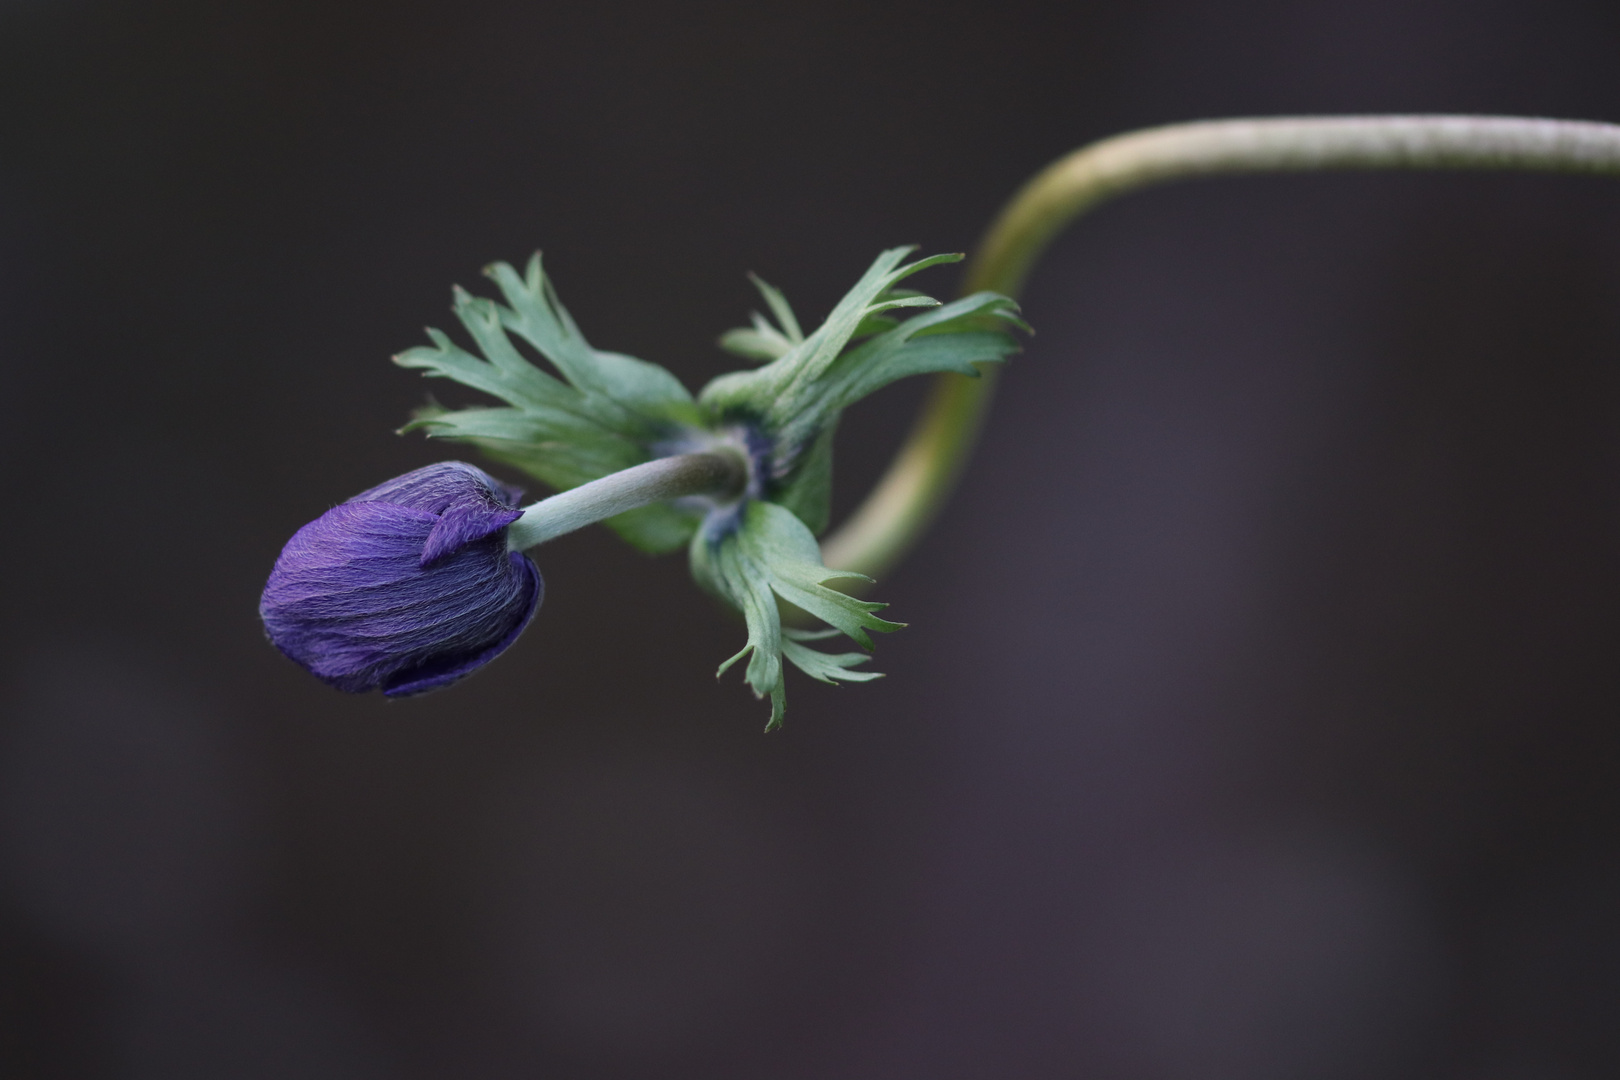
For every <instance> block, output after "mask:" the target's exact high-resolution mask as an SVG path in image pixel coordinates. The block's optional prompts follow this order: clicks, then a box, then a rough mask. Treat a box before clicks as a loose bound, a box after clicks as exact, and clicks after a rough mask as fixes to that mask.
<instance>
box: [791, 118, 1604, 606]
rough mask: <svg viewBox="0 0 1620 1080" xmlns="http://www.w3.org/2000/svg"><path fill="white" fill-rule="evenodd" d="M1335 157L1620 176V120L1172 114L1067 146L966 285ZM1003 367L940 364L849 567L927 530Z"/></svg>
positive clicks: (845, 536) (1005, 282)
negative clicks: (1125, 217) (1077, 234)
mask: <svg viewBox="0 0 1620 1080" xmlns="http://www.w3.org/2000/svg"><path fill="white" fill-rule="evenodd" d="M1326 169H1512V170H1533V171H1540V172H1572V173H1601V174H1607V175H1614V174H1620V125H1615V124H1600V123H1588V122H1583V121H1573V120H1538V119H1524V118H1519V117H1499V116H1333V117H1327V116H1304V117H1278V118H1272V119H1260V120H1213V121H1204V122H1199V123H1190V124H1172V125H1169V126H1166V127H1157V128H1148V129H1146V130H1143V131H1136V132H1131V133H1129V134H1126V135H1118V136H1115V137H1113V138H1111V139H1104V140H1102V141H1101V142H1096V143H1092V144H1091V145H1090V146H1087V147H1083V148H1082V149H1080V150H1077V151H1075V152H1074V153H1072V154H1070V155H1068V156H1067V157H1064V158H1060V159H1059V160H1058V161H1056V162H1054V163H1053V164H1052V165H1049V166H1048V167H1047V168H1045V169H1044V170H1042V171H1041V172H1040V173H1038V174H1036V176H1035V178H1034V179H1032V180H1031V181H1030V182H1029V183H1028V184H1026V185H1025V186H1024V188H1023V189H1022V190H1020V191H1019V192H1018V193H1017V194H1016V195H1014V196H1013V198H1012V200H1011V202H1009V203H1008V204H1007V206H1006V208H1005V209H1003V210H1002V212H1001V214H1000V216H999V217H997V218H996V220H995V222H994V223H993V224H992V225H991V227H990V231H989V232H988V233H986V234H985V237H984V240H983V242H982V244H981V245H980V248H979V251H978V252H977V253H976V254H975V256H974V258H973V261H972V262H971V263H970V264H969V267H968V271H967V274H966V280H965V283H964V287H963V291H964V292H977V291H978V290H980V289H989V290H992V291H995V292H1000V293H1005V294H1007V295H1008V296H1014V297H1016V296H1017V295H1018V292H1019V290H1020V289H1021V288H1022V287H1023V284H1024V280H1025V278H1027V277H1028V275H1029V273H1030V271H1031V270H1032V269H1033V268H1034V266H1035V262H1036V260H1037V259H1039V258H1040V256H1041V253H1042V252H1043V251H1045V250H1046V247H1047V245H1048V244H1050V243H1051V242H1052V241H1053V240H1054V239H1056V237H1057V235H1058V234H1059V233H1061V232H1062V231H1063V229H1064V228H1065V227H1066V226H1068V224H1069V223H1070V222H1071V221H1073V220H1074V219H1075V218H1077V217H1079V216H1080V215H1081V214H1082V213H1084V212H1085V211H1087V210H1089V209H1091V208H1092V207H1094V206H1097V205H1098V204H1100V203H1102V202H1105V201H1107V200H1109V199H1112V198H1114V197H1116V196H1118V195H1123V194H1125V193H1126V192H1130V191H1134V190H1136V189H1137V188H1142V187H1148V186H1150V185H1153V184H1161V183H1165V182H1168V181H1171V180H1182V179H1190V178H1193V177H1198V176H1218V175H1223V174H1237V173H1261V172H1312V171H1317V170H1326ZM993 387H994V379H993V376H992V374H991V373H989V372H986V373H985V375H984V376H983V377H982V378H978V379H969V378H966V377H964V376H961V375H941V376H939V377H938V379H937V381H936V382H935V384H934V390H933V393H932V395H931V396H930V397H929V399H928V401H927V403H926V404H925V405H924V406H923V410H922V413H921V415H920V416H919V417H918V418H917V421H916V423H915V425H914V426H913V427H912V430H911V434H910V435H909V436H908V437H907V439H906V442H905V445H904V446H902V447H901V448H900V452H899V454H898V455H896V457H895V460H894V462H893V464H891V465H890V466H889V470H888V472H887V473H886V474H884V476H883V478H882V479H881V480H879V481H878V483H877V486H876V487H875V488H874V489H873V490H872V493H871V494H870V495H868V496H867V498H866V501H865V502H864V503H862V504H861V505H860V507H858V508H857V509H856V511H855V512H854V514H852V515H851V516H850V518H849V520H848V521H847V522H845V523H844V525H843V526H842V527H840V528H839V529H838V531H837V532H835V533H833V534H832V535H831V536H829V537H828V538H827V539H826V540H825V541H824V542H823V544H822V560H823V561H824V562H825V563H826V564H827V565H828V566H829V567H833V568H835V569H839V570H854V571H857V572H859V573H862V574H867V575H870V576H874V577H876V576H878V575H881V574H883V573H885V572H886V571H888V570H889V569H890V568H891V567H893V566H894V565H895V564H896V563H898V562H899V561H900V560H901V559H902V558H903V557H904V556H905V554H906V552H908V551H909V550H910V549H911V546H912V545H913V544H914V543H916V541H917V540H918V539H919V538H920V537H921V536H922V534H923V533H924V532H925V531H926V530H927V528H928V526H929V524H930V523H931V522H932V521H933V519H934V516H935V515H936V514H937V513H938V512H939V510H940V508H941V507H942V506H943V505H944V503H945V500H946V499H947V498H948V497H949V495H950V492H951V489H952V488H953V487H954V486H955V484H956V480H957V478H958V476H959V475H960V473H961V470H962V467H963V466H964V465H965V464H966V462H967V459H968V456H969V454H970V453H971V452H972V449H973V444H974V441H975V439H976V438H977V436H978V432H979V427H980V425H981V423H982V422H983V419H984V415H985V412H986V410H987V409H988V408H989V404H990V394H991V391H992V389H993Z"/></svg>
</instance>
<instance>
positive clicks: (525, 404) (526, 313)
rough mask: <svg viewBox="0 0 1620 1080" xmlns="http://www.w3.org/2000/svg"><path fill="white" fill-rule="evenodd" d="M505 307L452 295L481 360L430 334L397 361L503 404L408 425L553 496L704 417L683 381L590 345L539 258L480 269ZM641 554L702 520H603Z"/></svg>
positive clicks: (646, 455) (633, 459) (622, 464)
mask: <svg viewBox="0 0 1620 1080" xmlns="http://www.w3.org/2000/svg"><path fill="white" fill-rule="evenodd" d="M485 273H486V274H487V275H488V276H489V277H490V278H492V279H493V280H494V281H495V283H496V285H498V286H499V287H500V290H501V293H502V295H503V296H504V297H505V299H506V304H505V305H502V304H497V303H495V302H494V301H492V300H485V299H483V298H481V297H475V296H471V295H469V294H467V293H466V292H463V291H462V290H461V289H457V290H456V291H455V303H454V305H453V307H452V310H453V311H454V312H455V313H456V317H457V318H459V319H460V320H461V324H462V325H463V326H464V327H466V329H467V332H468V334H470V335H471V336H472V339H473V342H474V343H475V344H476V345H477V346H478V349H479V351H480V352H482V353H483V356H484V358H483V359H480V358H479V357H477V356H474V355H473V354H472V353H469V352H467V351H466V350H465V349H463V348H461V347H460V346H458V345H456V344H455V343H454V342H453V341H451V340H450V338H449V337H448V336H446V335H445V334H443V333H440V332H439V331H437V330H432V329H430V330H429V331H428V336H429V337H430V338H432V340H433V344H432V345H431V346H427V345H423V346H420V347H418V348H414V349H408V350H406V351H405V352H403V353H401V354H400V355H398V356H396V357H395V358H394V361H395V363H397V364H399V365H400V366H402V367H407V368H417V369H420V370H422V371H424V372H426V374H428V375H429V376H435V377H440V378H447V379H453V380H455V381H456V382H459V383H461V384H462V385H464V386H470V387H472V388H473V389H475V390H481V391H483V392H484V393H486V394H489V395H491V396H492V397H496V398H499V399H500V400H502V401H504V402H506V405H505V406H504V407H492V408H471V409H458V410H455V411H450V410H446V409H443V408H439V407H436V406H430V407H428V408H425V409H422V410H419V411H418V412H417V414H416V417H415V419H413V420H412V421H411V423H410V424H408V425H406V428H405V430H412V429H415V428H423V429H426V431H427V432H428V434H429V435H432V436H437V437H440V438H451V439H457V440H461V441H465V442H471V443H474V444H476V445H478V446H479V447H480V448H481V449H483V450H484V452H485V453H487V454H489V456H491V457H493V458H496V459H497V460H500V461H504V462H507V463H508V464H511V465H514V466H516V467H517V468H519V469H522V470H523V471H524V472H527V473H529V474H530V475H531V476H534V477H536V478H537V479H539V480H542V481H544V482H545V483H547V484H549V485H551V486H552V487H554V488H557V489H559V490H562V489H567V488H571V487H575V486H577V485H579V484H583V483H585V482H586V481H588V480H595V479H597V478H598V477H602V476H606V475H608V474H609V473H613V472H618V471H619V470H620V469H627V468H629V467H630V466H632V465H639V464H641V463H642V462H643V461H648V460H651V458H652V457H653V451H652V446H653V445H654V444H656V443H658V442H660V441H663V440H666V439H669V438H671V437H673V436H675V435H677V434H678V433H679V432H680V431H681V430H682V429H683V428H685V427H687V426H690V425H692V424H694V423H696V422H697V421H698V419H699V417H700V415H701V413H700V410H699V409H698V407H697V406H696V405H695V404H694V403H693V401H692V395H691V393H690V392H688V391H687V389H686V387H684V386H682V385H681V383H680V380H678V379H676V378H675V376H673V375H671V374H670V373H669V372H668V371H665V370H664V369H663V368H661V367H659V366H658V365H657V364H649V363H647V362H646V361H644V360H637V359H635V358H633V357H629V356H623V355H621V354H619V353H610V352H602V351H600V350H598V349H593V348H592V347H591V346H590V344H589V343H587V342H586V340H585V337H584V335H582V334H581V333H580V332H579V328H578V327H577V326H575V325H574V320H573V319H572V318H571V317H569V314H568V312H567V310H566V309H565V308H564V307H563V306H562V304H561V302H559V301H558V299H557V294H556V291H555V290H554V289H553V288H552V286H551V282H550V281H549V280H547V278H546V276H545V272H544V271H543V270H542V268H541V265H540V256H539V254H536V255H535V256H534V257H533V258H532V259H530V260H529V265H528V268H527V271H526V273H525V274H524V275H523V276H521V277H520V276H519V275H518V273H517V271H516V270H514V269H513V268H512V267H511V266H508V265H507V264H506V263H496V264H495V265H494V266H491V267H489V268H488V269H487V270H485ZM514 336H515V337H516V338H518V339H519V340H521V341H524V342H526V343H528V344H529V345H531V346H533V347H534V349H535V350H536V351H537V352H539V353H540V355H541V356H544V357H545V358H546V359H547V360H549V361H551V363H552V366H554V367H555V368H556V369H557V371H558V372H559V373H560V374H561V375H562V378H561V379H558V378H556V377H555V376H552V375H548V374H546V373H545V372H544V371H541V370H540V369H539V368H537V367H535V366H534V365H533V364H531V363H530V362H529V361H528V360H527V359H526V358H525V357H524V356H523V355H522V354H521V353H519V352H518V349H517V347H516V345H514V344H513V341H512V337H514ZM608 524H609V525H610V526H612V527H613V528H615V529H616V530H617V531H618V532H619V533H620V535H622V536H623V537H624V538H625V539H626V540H628V541H630V542H631V543H632V544H635V545H636V546H637V547H640V548H642V549H644V550H649V551H669V550H672V549H674V548H678V547H680V546H681V545H682V544H684V543H686V542H687V540H688V539H690V538H691V536H692V532H693V530H694V529H695V528H696V527H697V518H696V517H695V516H693V515H691V514H687V513H682V512H680V511H677V510H676V509H675V508H673V507H670V506H648V507H643V508H642V509H640V510H633V511H631V512H630V513H628V514H622V515H620V516H619V517H616V518H613V519H612V520H610V521H609V522H608Z"/></svg>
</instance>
